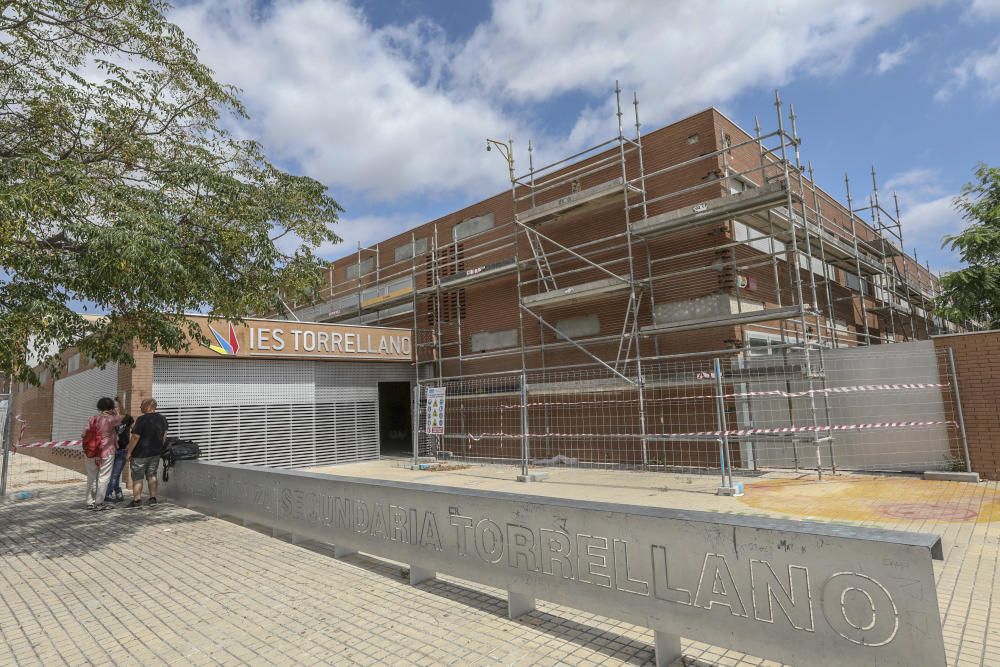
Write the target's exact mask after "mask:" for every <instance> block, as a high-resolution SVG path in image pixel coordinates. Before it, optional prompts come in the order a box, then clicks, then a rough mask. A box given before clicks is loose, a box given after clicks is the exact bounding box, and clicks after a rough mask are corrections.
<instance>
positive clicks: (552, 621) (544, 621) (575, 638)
mask: <svg viewBox="0 0 1000 667" xmlns="http://www.w3.org/2000/svg"><path fill="white" fill-rule="evenodd" d="M297 546H299V547H302V548H303V549H308V550H309V551H312V552H314V553H319V554H323V555H326V556H330V557H331V558H332V557H333V547H332V546H329V545H326V544H322V543H319V542H302V543H299V544H298V545H297ZM338 560H340V561H342V562H344V563H348V564H350V565H353V566H355V567H359V568H361V569H363V570H367V571H369V572H372V573H373V574H377V575H380V576H383V577H388V578H390V579H396V580H399V581H402V582H408V581H409V568H408V567H407V566H405V565H401V564H399V563H395V562H392V561H387V560H382V559H380V558H375V557H372V556H368V555H365V554H354V555H352V556H348V557H346V558H341V559H338ZM407 585H408V584H407ZM420 588H421V590H424V591H426V592H428V593H433V594H434V595H437V596H440V597H442V598H445V599H447V600H450V601H452V602H458V603H460V604H462V605H465V606H468V607H475V608H476V609H479V610H480V611H483V612H486V613H487V614H490V615H492V616H496V617H498V618H504V619H505V618H507V598H506V597H503V596H502V594H501V595H495V594H492V593H490V592H489V591H484V590H482V589H479V588H472V587H469V586H465V585H463V584H462V583H459V582H457V581H454V580H452V579H450V578H449V579H435V580H434V581H433V582H427V583H425V584H420ZM492 590H496V589H492ZM515 622H516V623H522V624H524V625H528V626H531V627H533V628H536V629H537V630H538V631H540V632H544V633H546V634H550V635H552V636H554V637H558V638H560V639H563V640H565V641H567V642H570V643H573V644H577V645H579V646H586V647H587V648H588V649H590V650H593V651H598V652H600V653H603V654H604V655H607V656H609V657H611V656H615V655H616V654H618V653H620V652H621V651H622V647H623V646H629V645H631V646H632V647H633V650H634V652H635V655H634V656H633V657H632V658H631V659H628V660H626V661H625V662H626V664H634V665H646V664H650V661H651V660H652V659H653V647H652V646H651V645H650V644H649V643H648V640H647V641H642V640H639V639H636V638H635V637H628V636H625V635H622V634H619V633H617V632H615V631H614V630H604V629H601V628H600V627H597V626H596V625H584V624H582V623H577V622H576V621H572V620H570V619H567V618H564V617H562V616H558V615H556V614H552V613H549V612H546V611H541V610H537V609H536V610H535V611H533V612H530V613H528V614H525V615H524V616H521V617H520V618H518V619H517V620H516V621H515ZM598 622H599V621H598ZM610 622H611V623H615V624H618V621H610ZM599 639H600V640H603V641H602V642H600V643H598V642H597V640H599ZM649 639H652V637H650V638H649ZM685 664H689V665H696V664H697V663H695V662H688V663H685Z"/></svg>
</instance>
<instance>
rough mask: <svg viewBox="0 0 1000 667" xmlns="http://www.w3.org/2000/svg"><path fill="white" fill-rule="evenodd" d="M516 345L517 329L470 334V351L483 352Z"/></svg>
mask: <svg viewBox="0 0 1000 667" xmlns="http://www.w3.org/2000/svg"><path fill="white" fill-rule="evenodd" d="M515 346H517V329H507V330H505V331H481V332H479V333H474V334H472V351H473V352H485V351H487V350H499V349H502V348H506V347H515Z"/></svg>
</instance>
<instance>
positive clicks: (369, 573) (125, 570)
mask: <svg viewBox="0 0 1000 667" xmlns="http://www.w3.org/2000/svg"><path fill="white" fill-rule="evenodd" d="M82 496H83V489H82V486H81V487H80V488H79V489H77V488H74V487H71V488H66V487H63V488H52V489H51V490H45V491H43V494H42V495H41V497H39V498H37V499H32V500H25V501H19V502H11V503H6V504H3V505H0V589H2V592H3V594H2V602H0V638H2V641H0V665H36V664H37V665H81V664H98V663H103V664H142V665H162V664H180V665H188V664H194V665H201V664H223V665H238V664H260V665H264V664H268V665H274V664H296V665H311V664H342V665H374V664H390V665H558V664H565V665H598V664H600V665H616V664H633V665H638V664H647V663H649V662H650V661H651V659H652V648H651V646H650V643H651V641H652V636H651V633H649V632H648V631H646V630H645V629H641V628H634V627H631V626H629V625H627V624H622V623H618V622H615V621H608V620H607V619H601V618H596V617H593V616H591V615H587V614H580V613H576V612H572V611H571V610H565V609H560V608H558V607H555V606H553V605H545V604H540V606H539V610H538V611H536V612H534V613H532V614H530V615H529V616H528V617H526V618H522V619H521V620H519V621H510V620H508V619H507V618H506V612H507V606H506V598H505V596H504V595H503V594H502V593H501V592H500V591H496V590H491V589H488V588H484V587H481V586H474V585H470V584H468V583H466V582H457V581H453V580H447V579H444V580H439V581H435V582H433V583H428V584H423V585H421V586H410V585H409V584H408V583H407V581H406V580H405V579H404V577H403V576H402V574H401V572H402V570H401V567H400V566H397V565H393V564H390V563H386V562H384V561H378V560H374V559H368V558H366V557H363V556H354V557H351V558H348V559H345V560H339V561H338V560H335V559H334V558H332V557H331V555H329V553H328V552H327V550H326V548H324V547H321V546H319V545H308V544H307V545H292V544H290V543H287V542H284V541H282V540H279V539H273V538H271V537H270V536H269V535H264V534H261V533H258V532H255V531H253V530H250V529H246V528H243V527H242V526H238V525H235V524H232V523H229V522H227V521H224V520H220V519H214V518H209V517H205V516H203V515H201V514H198V513H195V512H193V511H189V510H186V509H184V508H180V507H176V506H172V505H169V504H166V503H161V504H159V505H158V506H156V507H147V508H144V509H138V510H132V509H116V510H109V511H105V512H90V511H87V510H83V509H80V507H81V506H82V502H81V498H82Z"/></svg>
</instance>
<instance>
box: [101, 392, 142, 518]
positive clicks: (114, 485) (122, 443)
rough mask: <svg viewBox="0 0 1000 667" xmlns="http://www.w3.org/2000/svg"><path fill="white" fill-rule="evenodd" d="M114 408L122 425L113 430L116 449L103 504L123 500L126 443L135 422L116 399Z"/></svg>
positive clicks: (126, 455) (126, 454) (126, 453)
mask: <svg viewBox="0 0 1000 667" xmlns="http://www.w3.org/2000/svg"><path fill="white" fill-rule="evenodd" d="M115 408H117V410H118V414H120V415H121V416H122V423H121V424H119V425H118V427H117V428H116V429H115V434H116V437H117V438H118V449H116V450H115V463H114V467H112V468H111V481H110V482H108V492H107V493H106V494H105V495H104V502H106V503H111V502H115V503H117V502H121V501H122V500H123V498H124V496H123V495H122V486H121V479H122V470H124V469H125V459H126V458H127V457H128V441H129V439H130V438H131V435H132V423H133V422H134V421H135V420H134V419H132V415H127V414H125V410H124V408H123V407H122V404H121V401H119V400H118V399H117V398H116V399H115Z"/></svg>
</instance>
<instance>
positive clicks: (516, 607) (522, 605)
mask: <svg viewBox="0 0 1000 667" xmlns="http://www.w3.org/2000/svg"><path fill="white" fill-rule="evenodd" d="M533 611H535V597H534V596H533V595H528V594H526V593H515V592H514V591H512V590H508V591H507V618H509V619H510V620H512V621H513V620H514V619H515V618H520V617H521V616H524V615H525V614H529V613H531V612H533Z"/></svg>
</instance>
